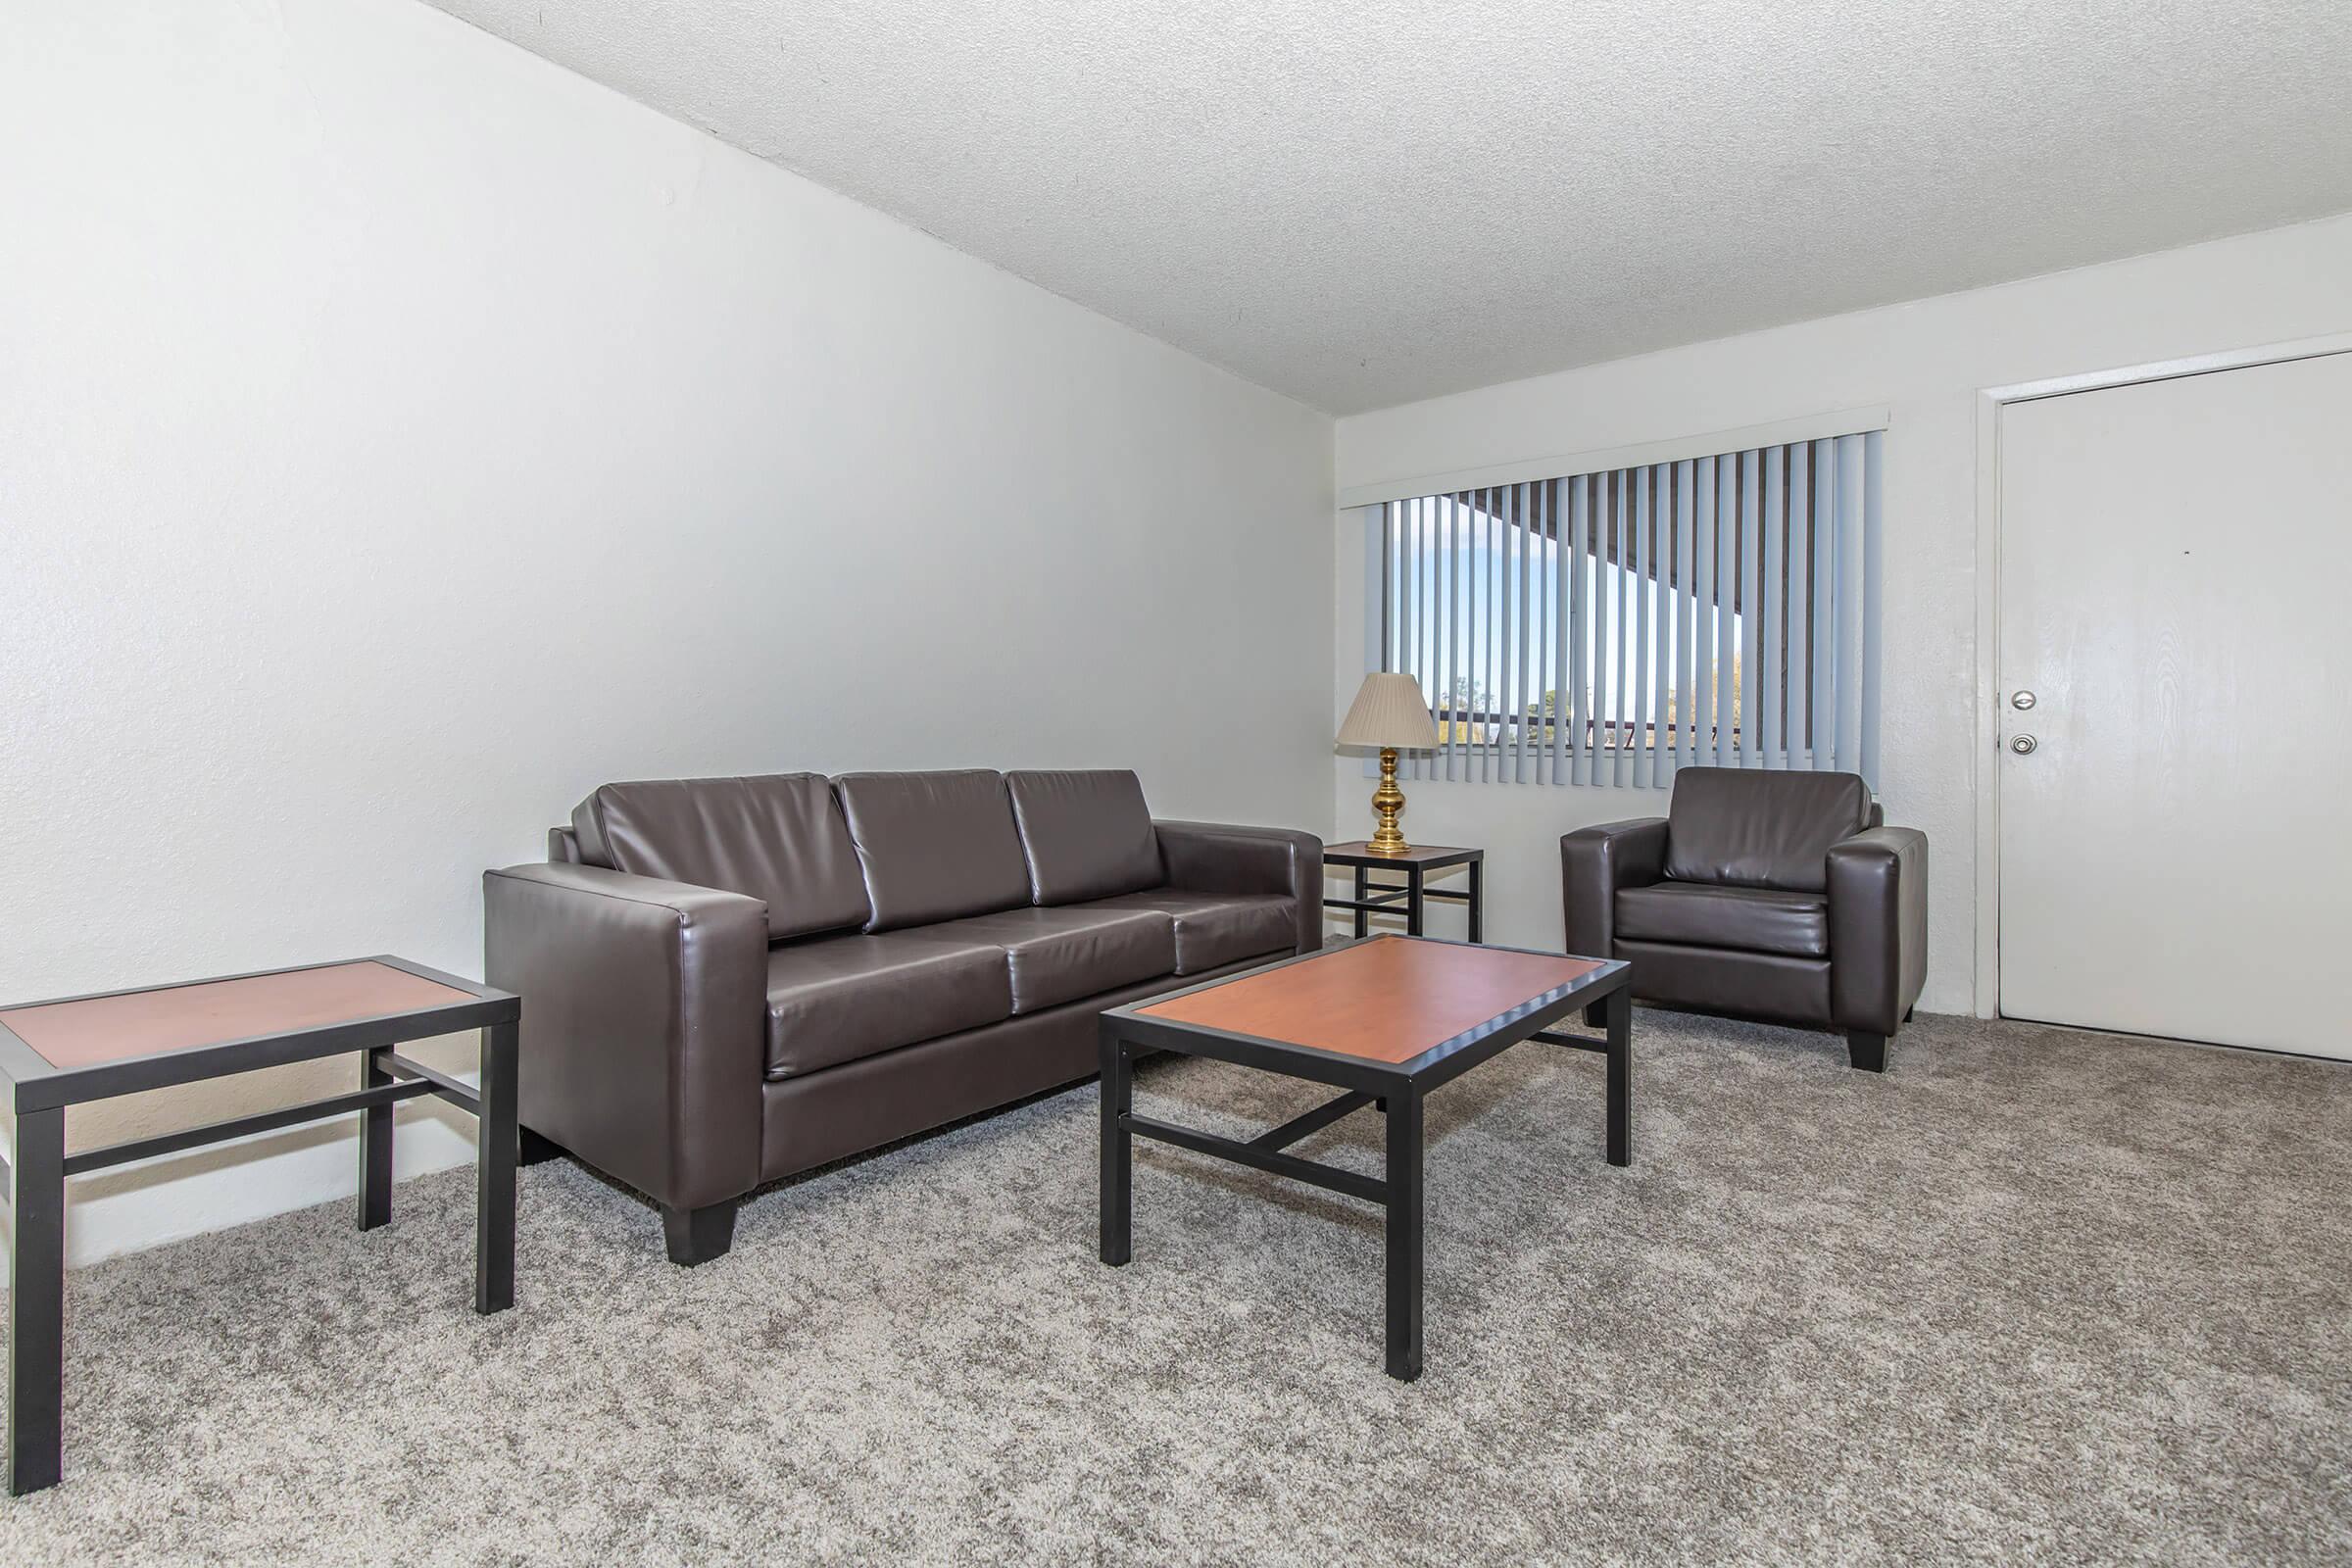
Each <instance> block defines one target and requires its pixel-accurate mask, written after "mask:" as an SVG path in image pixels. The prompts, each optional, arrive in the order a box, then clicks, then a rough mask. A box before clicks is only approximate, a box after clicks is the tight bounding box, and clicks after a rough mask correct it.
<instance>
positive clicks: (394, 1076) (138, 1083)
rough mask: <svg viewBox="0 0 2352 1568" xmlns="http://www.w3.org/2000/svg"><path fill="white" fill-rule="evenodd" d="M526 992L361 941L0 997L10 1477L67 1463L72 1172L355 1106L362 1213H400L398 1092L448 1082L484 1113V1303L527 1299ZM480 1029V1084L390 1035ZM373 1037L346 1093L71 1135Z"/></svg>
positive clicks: (43, 1473)
mask: <svg viewBox="0 0 2352 1568" xmlns="http://www.w3.org/2000/svg"><path fill="white" fill-rule="evenodd" d="M521 1014H522V1003H521V1000H520V999H519V998H517V997H515V995H514V994H513V993H511V992H506V991H499V990H495V989H493V988H491V987H489V986H484V985H477V984H475V983H474V982H473V981H471V980H461V979H459V978H458V977H457V976H455V975H448V974H442V973H440V972H439V971H438V970H434V969H427V968H425V967H424V966H423V965H422V964H417V963H411V962H409V961H408V960H407V959H405V958H393V957H373V958H358V959H353V960H351V961H349V962H345V963H321V964H311V965H307V966H305V967H302V968H297V969H275V970H270V971H269V972H267V973H262V974H243V975H230V976H226V977H224V978H221V979H218V980H197V981H191V982H188V983H186V984H184V985H172V986H157V987H151V988H148V989H144V990H137V991H112V992H107V993H105V994H103V995H99V996H90V997H70V998H67V999H66V1000H64V1001H61V1002H44V1003H36V1004H33V1005H27V1006H22V1007H10V1008H7V1009H5V1010H0V1092H5V1094H6V1097H7V1101H8V1104H9V1107H10V1109H12V1110H13V1111H14V1112H15V1115H16V1144H15V1147H14V1148H13V1149H12V1150H11V1151H10V1154H11V1156H12V1157H11V1159H10V1160H8V1161H6V1162H0V1188H5V1190H6V1192H7V1195H8V1200H9V1204H10V1207H11V1208H12V1210H13V1211H14V1212H13V1215H12V1217H13V1218H14V1220H15V1222H16V1224H15V1238H14V1241H13V1243H12V1246H11V1255H10V1263H11V1265H12V1266H11V1271H10V1283H11V1288H10V1291H9V1335H8V1490H9V1491H10V1492H11V1493H12V1494H23V1493H26V1492H35V1491H38V1490H39V1489H41V1488H43V1487H47V1486H53V1485H55V1484H56V1482H57V1479H58V1476H59V1473H60V1471H61V1469H62V1466H63V1438H64V1434H63V1431H62V1416H63V1407H64V1397H65V1370H64V1369H65V1324H64V1306H65V1261H66V1259H65V1246H66V1178H67V1177H69V1176H76V1175H79V1174H80V1173H81V1172H83V1171H88V1170H103V1169H104V1168H106V1167H107V1166H109V1165H121V1164H123V1163H125V1162H127V1161H129V1160H134V1159H146V1158H150V1157H152V1156H154V1155H157V1154H171V1153H176V1152H179V1151H180V1150H183V1149H195V1148H198V1147H200V1146H202V1145H205V1144H217V1143H220V1142H221V1140H223V1139H228V1138H238V1137H243V1136H244V1135H246V1134H249V1133H259V1132H267V1131H270V1130H271V1129H273V1128H278V1127H292V1126H295V1125H297V1124H299V1123H302V1122H308V1121H318V1120H320V1119H321V1118H324V1117H327V1116H337V1115H347V1114H351V1113H354V1112H356V1113H357V1114H358V1115H359V1118H360V1206H359V1222H360V1229H362V1230H369V1229H372V1228H374V1227H375V1226H378V1225H382V1224H385V1223H387V1222H389V1221H390V1219H391V1218H392V1107H393V1106H394V1105H395V1104H396V1103H399V1102H400V1101H403V1100H413V1099H415V1098H416V1097H417V1096H419V1095H438V1096H440V1097H441V1098H442V1099H443V1100H446V1101H449V1102H451V1103H454V1104H458V1105H462V1106H464V1107H465V1108H466V1109H467V1110H469V1111H472V1112H473V1113H474V1115H475V1116H476V1117H477V1118H478V1119H479V1120H480V1123H481V1136H480V1139H479V1153H478V1155H477V1166H478V1171H477V1185H476V1194H475V1202H476V1219H475V1239H474V1258H473V1309H474V1310H475V1311H477V1312H499V1311H504V1310H505V1309H506V1308H507V1307H509V1306H512V1305H514V1303H515V1158H516V1137H517V1134H516V1126H515V1024H516V1020H517V1019H518V1018H520V1016H521ZM467 1029H478V1030H480V1031H481V1032H482V1043H481V1069H482V1081H481V1087H480V1088H479V1089H478V1090H476V1089H472V1088H469V1087H467V1086H466V1084H464V1083H461V1082H460V1081H458V1080H457V1079H455V1078H452V1077H450V1076H448V1075H447V1074H445V1073H442V1072H438V1071H436V1070H434V1069H433V1068H430V1067H427V1066H424V1065H422V1064H421V1063H419V1062H415V1061H411V1060H409V1059H408V1058H406V1057H404V1056H401V1055H399V1054H396V1053H394V1052H393V1051H392V1049H391V1048H392V1047H393V1046H395V1045H398V1044H400V1043H402V1042H404V1041H410V1040H428V1039H431V1038H432V1037H433V1036H435V1035H446V1034H456V1033H459V1032H460V1031H463V1030H467ZM346 1052H359V1053H361V1054H362V1055H361V1058H360V1087H359V1089H358V1090H357V1091H355V1092H354V1093H352V1094H348V1095H338V1096H335V1097H334V1098H332V1099H328V1100H318V1101H313V1102H311V1103H308V1104H302V1105H290V1106H287V1107H286V1108H285V1109H282V1110H268V1111H263V1112H261V1113H260V1114H259V1115H253V1116H240V1117H237V1118H236V1119H235V1120H233V1121H223V1122H215V1123H213V1124H212V1125H211V1126H208V1127H191V1128H189V1129H187V1130H186V1131H184V1132H175V1133H165V1134H162V1135H161V1136H159V1137H154V1138H140V1139H136V1140H133V1141H132V1142H129V1143H124V1144H116V1145H114V1146H112V1147H110V1148H106V1149H90V1150H84V1151H82V1152H79V1153H73V1154H69V1153H67V1152H66V1107H67V1106H69V1105H78V1104H82V1103H86V1102H88V1101H93V1100H105V1099H108V1098H110V1097H112V1096H115V1095H127V1094H131V1093H134V1092H136V1091H139V1090H144V1089H163V1088H168V1087H170V1086H172V1085H173V1084H185V1083H194V1082H196V1081H198V1080H199V1079H205V1078H219V1077H223V1076H225V1075H227V1074H229V1073H238V1072H250V1071H252V1070H253V1069H254V1068H257V1067H275V1066H280V1065H282V1064H284V1063H286V1062H290V1061H309V1060H312V1059H314V1058H316V1057H319V1056H331V1055H339V1054H344V1053H346Z"/></svg>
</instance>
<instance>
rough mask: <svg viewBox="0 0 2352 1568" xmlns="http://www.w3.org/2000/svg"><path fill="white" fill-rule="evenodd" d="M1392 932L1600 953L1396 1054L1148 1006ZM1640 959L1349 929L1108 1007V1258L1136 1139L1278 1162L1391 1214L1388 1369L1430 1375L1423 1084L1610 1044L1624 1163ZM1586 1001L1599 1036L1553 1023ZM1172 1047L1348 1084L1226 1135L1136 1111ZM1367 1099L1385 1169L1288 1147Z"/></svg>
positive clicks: (1629, 1141)
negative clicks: (1354, 935) (1430, 1041)
mask: <svg viewBox="0 0 2352 1568" xmlns="http://www.w3.org/2000/svg"><path fill="white" fill-rule="evenodd" d="M1382 942H1413V943H1422V944H1427V945H1430V946H1433V947H1445V948H1453V949H1460V950H1463V951H1467V952H1479V953H1490V954H1510V953H1519V954H1523V955H1525V956H1531V957H1541V958H1546V959H1553V960H1559V961H1562V962H1567V963H1589V964H1591V968H1590V969H1589V971H1587V972H1586V973H1585V974H1584V975H1583V976H1582V977H1580V978H1574V979H1571V980H1569V981H1568V983H1565V984H1560V985H1557V986H1552V987H1550V988H1548V989H1545V990H1544V991H1542V992H1540V993H1538V994H1536V995H1534V996H1532V997H1531V998H1529V999H1528V1000H1526V1001H1524V1002H1522V1003H1520V1004H1518V1005H1512V1006H1509V1007H1506V1008H1505V1009H1503V1010H1502V1011H1501V1012H1500V1013H1498V1014H1497V1015H1495V1016H1494V1017H1490V1018H1488V1019H1486V1020H1485V1021H1484V1022H1482V1023H1479V1024H1477V1025H1475V1026H1473V1027H1472V1028H1469V1029H1465V1030H1463V1031H1461V1032H1459V1033H1457V1034H1455V1035H1453V1036H1451V1037H1450V1038H1448V1039H1446V1040H1445V1041H1443V1042H1440V1043H1439V1044H1437V1045H1434V1046H1432V1047H1431V1048H1430V1049H1428V1050H1426V1051H1423V1052H1420V1053H1418V1054H1415V1055H1413V1056H1411V1057H1409V1058H1406V1059H1404V1060H1401V1061H1397V1062H1387V1061H1381V1060H1377V1059H1375V1058H1372V1057H1369V1056H1360V1055H1351V1054H1345V1053H1342V1052H1337V1051H1327V1050H1320V1049H1316V1048H1314V1047H1311V1046H1304V1045H1300V1044H1299V1043H1297V1042H1295V1041H1288V1040H1281V1039H1271V1038H1266V1037H1262V1036H1256V1035H1250V1034H1246V1033H1241V1032H1238V1031H1231V1030H1224V1029H1217V1028H1212V1027H1208V1026H1205V1025H1203V1024H1200V1023H1187V1022H1181V1021H1176V1020H1171V1019H1167V1018H1163V1017H1154V1016H1152V1014H1151V1012H1150V1011H1149V1010H1148V1009H1152V1008H1158V1007H1162V1006H1165V1005H1169V1004H1172V1003H1174V1002H1176V1001H1178V1000H1179V999H1181V998H1186V997H1194V996H1199V995H1201V994H1203V993H1207V992H1211V991H1215V990H1218V989H1220V988H1224V987H1228V986H1231V985H1233V984H1234V983H1236V982H1239V981H1246V980H1250V979H1252V978H1254V977H1256V976H1260V975H1266V974H1271V973H1276V972H1279V971H1281V970H1284V969H1287V968H1290V967H1292V966H1294V965H1299V964H1305V963H1313V962H1316V961H1318V960H1328V959H1329V958H1330V957H1332V956H1335V955H1337V954H1340V953H1345V952H1347V951H1348V950H1350V949H1361V948H1364V947H1367V946H1369V945H1371V944H1377V943H1382ZM1631 987H1632V972H1631V968H1630V966H1629V965H1628V964H1626V963H1624V962H1623V961H1620V960H1606V961H1601V960H1575V959H1568V960H1561V959H1560V956H1559V955H1557V954H1528V953H1526V950H1522V949H1510V948H1492V947H1479V948H1471V947H1470V946H1469V945H1468V944H1462V943H1439V942H1436V941H1435V940H1434V939H1430V938H1410V937H1394V936H1391V937H1373V938H1368V939H1366V940H1365V941H1363V942H1342V943H1339V944H1337V945H1335V946H1333V947H1327V948H1325V949H1324V950H1323V951H1322V952H1320V953H1313V954H1306V955H1303V956H1299V957H1296V958H1286V959H1283V960H1281V961H1280V962H1277V963H1272V964H1267V965H1265V966H1263V967H1262V968H1258V969H1251V970H1247V971H1245V972H1243V973H1241V974H1238V975H1228V976H1225V977H1223V978H1222V979H1219V980H1214V981H1210V982H1208V983H1207V984H1205V985H1201V986H1194V987H1189V988H1187V989H1185V990H1181V991H1175V992H1170V993H1167V994H1166V995H1163V996H1159V997H1152V998H1147V999H1145V1000H1143V1001H1141V1002H1137V1003H1133V1004H1131V1005H1127V1006H1124V1007H1114V1008H1112V1009H1110V1010H1109V1011H1106V1012H1104V1013H1103V1016H1102V1021H1101V1025H1100V1028H1101V1059H1102V1069H1103V1105H1102V1194H1101V1214H1100V1221H1099V1223H1100V1232H1101V1234H1100V1238H1099V1240H1100V1247H1101V1255H1102V1259H1103V1262H1105V1263H1108V1264H1111V1265H1113V1266H1116V1265H1121V1264H1124V1263H1127V1262H1128V1261H1130V1260H1131V1259H1132V1258H1133V1256H1134V1251H1135V1221H1134V1206H1135V1160H1134V1140H1135V1139H1136V1138H1137V1137H1139V1136H1140V1137H1144V1138H1151V1139H1154V1140H1156V1141H1158V1142H1160V1143H1165V1144H1173V1145H1174V1146H1176V1147H1177V1148H1179V1149H1186V1150H1190V1151H1192V1152H1195V1153H1199V1154H1207V1155H1210V1156H1212V1157H1215V1158H1218V1159H1225V1160H1230V1161H1232V1162H1233V1163H1235V1164H1239V1165H1247V1166H1249V1167H1250V1168H1251V1169H1253V1170H1261V1171H1264V1172H1266V1173H1268V1174H1269V1175H1274V1176H1281V1177H1286V1178H1288V1179H1289V1180H1292V1181H1297V1182H1303V1183H1305V1184H1307V1185H1309V1186H1313V1187H1320V1188H1323V1189H1325V1190H1326V1191H1329V1192H1335V1193H1339V1194H1342V1195H1344V1196H1346V1197H1348V1198H1356V1199H1361V1200H1364V1201H1367V1202H1374V1203H1378V1204H1380V1205H1381V1206H1382V1208H1383V1210H1384V1214H1385V1219H1386V1248H1387V1266H1386V1280H1385V1294H1386V1299H1387V1312H1386V1317H1387V1326H1386V1327H1387V1367H1388V1373H1389V1376H1391V1377H1393V1378H1397V1379H1400V1380H1402V1381H1406V1382H1410V1381H1411V1380H1413V1379H1414V1378H1417V1377H1419V1376H1420V1375H1421V1334H1422V1285H1423V1277H1424V1270H1423V1252H1424V1245H1425V1243H1424V1236H1425V1229H1424V1223H1423V1222H1424V1212H1423V1189H1422V1165H1423V1151H1424V1141H1423V1116H1422V1109H1423V1101H1424V1099H1425V1097H1426V1096H1427V1094H1428V1092H1429V1091H1430V1090H1433V1089H1435V1088H1438V1087H1439V1086H1440V1085H1443V1084H1445V1083H1447V1082H1449V1081H1451V1080H1452V1079H1454V1078H1457V1077H1459V1076H1461V1075H1462V1074H1463V1073H1465V1072H1467V1071H1469V1070H1470V1069H1471V1068H1472V1067H1475V1066H1477V1065H1478V1064H1479V1063H1481V1062H1483V1061H1486V1060H1487V1059H1489V1058H1490V1057H1492V1056H1495V1055H1496V1054H1500V1053H1501V1052H1502V1051H1503V1050H1504V1049H1506V1048H1507V1047H1509V1046H1511V1045H1514V1044H1516V1043H1517V1042H1519V1041H1521V1040H1531V1039H1532V1040H1540V1041H1544V1042H1545V1043H1548V1044H1553V1045H1561V1046H1568V1047H1571V1048H1573V1049H1576V1050H1580V1051H1593V1052H1597V1053H1601V1054H1605V1055H1606V1056H1607V1058H1608V1066H1607V1092H1606V1120H1607V1146H1608V1161H1609V1163H1610V1164H1612V1165H1628V1164H1631V1163H1632V1162H1633V1135H1632V1116H1633V1093H1632V1090H1633V1073H1632V1033H1633V1030H1632V1025H1633V993H1632V989H1631ZM1588 1005H1593V1006H1598V1007H1600V1008H1602V1009H1603V1010H1604V1013H1605V1016H1606V1019H1607V1034H1606V1036H1605V1038H1603V1039H1599V1040H1594V1039H1591V1038H1589V1037H1585V1036H1579V1035H1567V1034H1561V1033H1558V1032H1556V1031H1554V1030H1553V1029H1552V1028H1551V1027H1550V1026H1551V1025H1552V1024H1554V1023H1557V1022H1559V1021H1560V1020H1561V1019H1563V1018H1566V1017H1567V1016H1569V1015H1570V1014H1572V1013H1574V1012H1576V1011H1578V1010H1579V1009H1581V1008H1584V1007H1586V1006H1588ZM1161 1050H1166V1051H1176V1052H1181V1053H1183V1054H1188V1055H1197V1056H1210V1057H1214V1058H1216V1059H1218V1060H1222V1061H1231V1062H1236V1063H1239V1064H1241V1065H1244V1066H1251V1067H1259V1068H1262V1069H1264V1070H1266V1071H1270V1072H1278V1073H1282V1074H1284V1075H1286V1076H1289V1077H1294V1078H1303V1079H1307V1080H1309V1081H1312V1082H1318V1083H1324V1084H1329V1085H1331V1086H1333V1087H1335V1088H1339V1089H1342V1090H1344V1091H1346V1092H1345V1093H1343V1094H1341V1095H1340V1096H1339V1097H1338V1098H1337V1099H1335V1100H1331V1101H1327V1102H1325V1103H1323V1104H1320V1105H1317V1106H1315V1107H1314V1108H1313V1109H1311V1110H1308V1111H1306V1112H1304V1113H1303V1114H1301V1115H1299V1116H1295V1117H1293V1118H1292V1119H1291V1120H1289V1121H1287V1122H1284V1123H1283V1124H1282V1125H1280V1126H1278V1127H1274V1128H1270V1129H1269V1130H1267V1131H1266V1132H1263V1133H1260V1134H1259V1135H1258V1136H1257V1137H1255V1138H1252V1139H1250V1140H1248V1141H1247V1142H1244V1141H1241V1140H1237V1139H1231V1138H1224V1137H1219V1136H1217V1135H1215V1134H1212V1133H1204V1132H1201V1131H1198V1130H1197V1129H1194V1128H1190V1127H1183V1126H1179V1125H1177V1124H1175V1123H1172V1122H1166V1121H1161V1120H1158V1119H1157V1118H1154V1117H1150V1116H1139V1115H1137V1114H1136V1113H1135V1103H1134V1093H1135V1090H1134V1082H1135V1080H1134V1070H1135V1060H1136V1058H1137V1056H1138V1055H1140V1054H1145V1053H1149V1052H1152V1051H1161ZM1367 1105H1370V1106H1374V1107H1376V1108H1380V1109H1384V1110H1385V1111H1386V1112H1387V1127H1386V1130H1385V1145H1386V1151H1385V1153H1386V1157H1385V1160H1384V1173H1383V1175H1382V1176H1381V1177H1378V1178H1375V1177H1371V1176H1365V1175H1360V1174H1358V1173H1357V1172H1354V1171H1350V1170H1343V1169H1341V1168H1339V1167H1338V1166H1334V1165H1325V1164H1321V1163H1319V1162H1316V1161H1313V1160H1307V1159H1300V1158H1299V1157H1298V1156H1296V1155H1293V1154H1289V1153H1286V1152H1284V1151H1285V1150H1287V1149H1289V1148H1290V1146H1292V1145H1293V1144H1296V1143H1298V1142H1299V1141H1300V1140H1302V1139H1304V1138H1306V1137H1308V1136H1309V1135H1311V1134H1313V1133H1317V1132H1320V1131H1322V1130H1323V1129H1324V1128H1325V1127H1328V1126H1330V1125H1331V1124H1332V1123H1334V1122H1336V1121H1338V1120H1340V1119H1341V1118H1342V1117H1344V1116H1347V1115H1349V1114H1351V1113H1353V1112H1354V1111H1357V1110H1360V1109H1362V1108H1364V1107H1365V1106H1367Z"/></svg>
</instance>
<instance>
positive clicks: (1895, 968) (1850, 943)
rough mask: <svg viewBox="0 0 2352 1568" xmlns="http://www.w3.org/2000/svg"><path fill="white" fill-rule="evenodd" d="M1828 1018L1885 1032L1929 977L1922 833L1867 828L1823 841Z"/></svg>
mask: <svg viewBox="0 0 2352 1568" xmlns="http://www.w3.org/2000/svg"><path fill="white" fill-rule="evenodd" d="M1829 886H1830V1016H1831V1018H1832V1019H1833V1020H1834V1021H1835V1022H1836V1023H1837V1025H1838V1028H1840V1029H1861V1030H1866V1031H1868V1032H1869V1033H1871V1034H1877V1035H1891V1034H1893V1033H1894V1031H1895V1027H1896V1026H1897V1025H1898V1024H1900V1023H1901V1022H1902V1021H1903V1014H1904V1013H1906V1012H1909V1011H1910V1010H1911V1004H1913V1003H1914V1002H1917V1001H1918V1000H1919V992H1920V988H1921V987H1922V986H1924V985H1926V984H1927V979H1928V836H1927V835H1926V834H1925V833H1922V832H1920V831H1919V830H1918V829H1917V828H1909V827H1874V828H1869V829H1867V830H1865V831H1863V832H1860V833H1856V834H1855V835H1854V836H1853V837H1851V838H1845V839H1839V840H1838V842H1837V843H1835V844H1833V845H1831V846H1830V858H1829Z"/></svg>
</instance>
